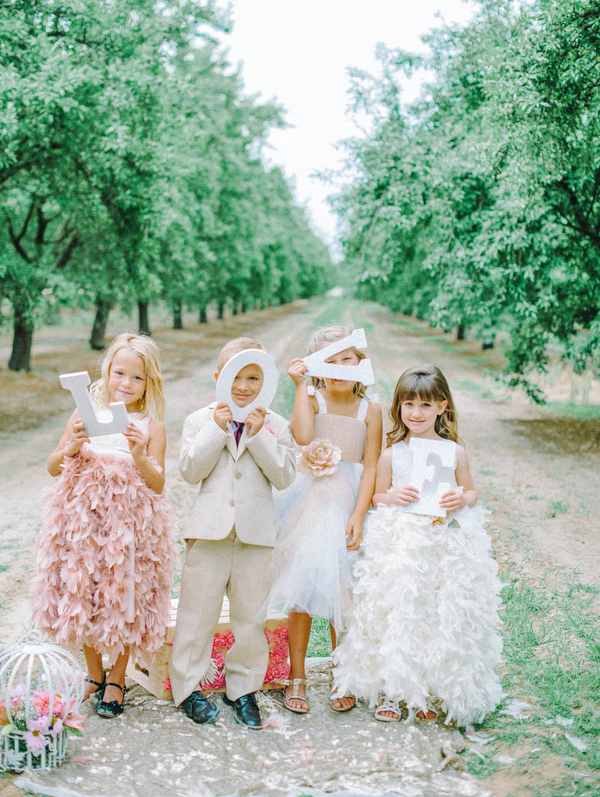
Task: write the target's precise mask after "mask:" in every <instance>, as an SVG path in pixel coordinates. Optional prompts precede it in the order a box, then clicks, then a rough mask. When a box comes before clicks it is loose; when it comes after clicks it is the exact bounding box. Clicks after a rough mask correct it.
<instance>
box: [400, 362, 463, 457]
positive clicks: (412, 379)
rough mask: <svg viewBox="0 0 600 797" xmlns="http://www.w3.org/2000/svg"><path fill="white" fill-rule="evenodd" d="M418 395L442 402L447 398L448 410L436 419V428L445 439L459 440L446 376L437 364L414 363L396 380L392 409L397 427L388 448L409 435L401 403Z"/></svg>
mask: <svg viewBox="0 0 600 797" xmlns="http://www.w3.org/2000/svg"><path fill="white" fill-rule="evenodd" d="M415 398H416V399H419V400H420V401H435V402H437V403H440V404H441V402H442V401H446V402H447V406H446V409H445V410H444V412H443V413H442V414H441V415H438V416H437V418H436V420H435V431H436V433H437V434H439V436H440V437H443V438H445V439H446V440H453V441H454V442H455V443H458V442H460V438H459V437H458V421H457V418H456V410H455V408H454V400H453V398H452V393H451V392H450V387H449V386H448V382H447V380H446V377H445V376H444V374H443V373H442V372H441V371H440V369H439V368H438V367H437V365H415V366H413V367H412V368H407V369H406V371H404V373H403V374H402V375H401V376H400V379H399V380H398V381H397V383H396V389H395V390H394V398H393V399H392V406H391V407H390V412H389V416H390V418H391V420H392V423H393V424H394V427H393V429H392V431H391V432H388V434H387V445H388V447H389V446H391V445H393V444H394V443H397V442H398V441H399V440H404V438H405V437H406V436H407V434H408V429H407V428H406V426H405V425H404V423H403V422H402V417H401V410H402V403H403V402H404V401H413V400H414V399H415Z"/></svg>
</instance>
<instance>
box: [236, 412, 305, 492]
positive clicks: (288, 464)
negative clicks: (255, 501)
mask: <svg viewBox="0 0 600 797" xmlns="http://www.w3.org/2000/svg"><path fill="white" fill-rule="evenodd" d="M256 412H257V410H254V413H256ZM254 413H252V415H254ZM249 419H250V415H248V418H246V423H247V424H248V420H249ZM263 420H264V416H263ZM273 422H274V423H275V418H273ZM278 423H279V424H280V426H279V431H278V432H277V436H275V435H274V434H272V433H271V432H270V431H269V430H268V429H266V428H265V426H264V425H263V424H260V429H259V430H258V431H256V432H254V433H253V434H252V435H250V432H249V433H248V435H249V436H248V439H247V440H246V448H247V449H248V451H249V452H250V454H251V455H252V458H253V460H254V461H255V462H256V464H257V465H258V467H259V468H260V469H261V471H262V472H263V473H264V475H265V477H266V478H267V479H268V480H269V481H270V482H271V484H272V485H273V487H275V488H276V489H277V490H285V488H286V487H289V486H290V484H291V483H292V482H293V481H294V478H295V476H296V447H295V445H294V441H293V439H292V435H291V433H290V427H289V424H288V423H287V422H286V421H283V418H279V421H278Z"/></svg>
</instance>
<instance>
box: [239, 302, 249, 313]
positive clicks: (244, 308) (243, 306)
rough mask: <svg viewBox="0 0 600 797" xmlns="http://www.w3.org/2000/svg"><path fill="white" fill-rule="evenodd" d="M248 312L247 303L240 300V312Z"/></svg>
mask: <svg viewBox="0 0 600 797" xmlns="http://www.w3.org/2000/svg"><path fill="white" fill-rule="evenodd" d="M247 312H248V305H247V304H246V302H242V306H241V307H240V313H247Z"/></svg>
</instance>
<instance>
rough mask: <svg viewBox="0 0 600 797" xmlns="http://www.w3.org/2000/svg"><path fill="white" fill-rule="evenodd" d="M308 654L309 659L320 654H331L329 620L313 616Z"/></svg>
mask: <svg viewBox="0 0 600 797" xmlns="http://www.w3.org/2000/svg"><path fill="white" fill-rule="evenodd" d="M306 656H307V658H309V659H313V658H318V657H320V656H331V637H330V636H329V620H324V619H323V618H322V617H315V618H313V621H312V628H311V629H310V639H309V640H308V650H307V651H306Z"/></svg>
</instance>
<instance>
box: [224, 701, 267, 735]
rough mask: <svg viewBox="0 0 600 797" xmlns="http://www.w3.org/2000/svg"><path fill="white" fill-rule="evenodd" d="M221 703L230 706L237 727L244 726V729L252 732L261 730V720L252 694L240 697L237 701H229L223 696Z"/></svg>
mask: <svg viewBox="0 0 600 797" xmlns="http://www.w3.org/2000/svg"><path fill="white" fill-rule="evenodd" d="M223 703H225V705H226V706H231V708H232V709H233V714H234V718H235V721H236V722H237V724H238V725H244V726H245V727H246V728H250V729H251V730H253V731H260V730H262V726H263V725H262V719H261V717H260V711H259V710H258V705H257V704H256V697H255V696H254V692H250V694H248V695H242V696H241V697H238V699H237V700H230V699H229V698H228V697H227V695H225V694H224V695H223Z"/></svg>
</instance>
